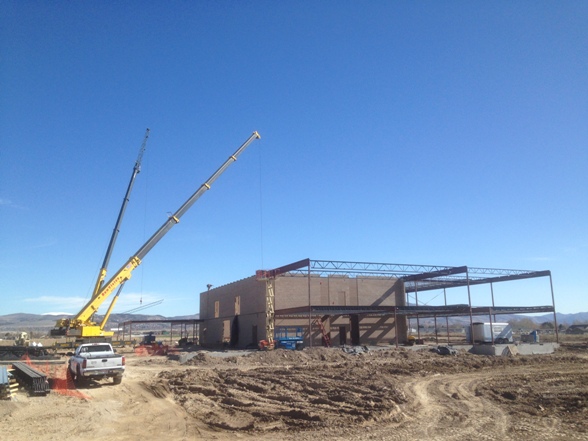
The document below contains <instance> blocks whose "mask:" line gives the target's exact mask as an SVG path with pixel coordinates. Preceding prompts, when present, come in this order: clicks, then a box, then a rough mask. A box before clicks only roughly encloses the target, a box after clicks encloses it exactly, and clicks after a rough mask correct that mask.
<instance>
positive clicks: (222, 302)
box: [200, 276, 265, 348]
mask: <svg viewBox="0 0 588 441" xmlns="http://www.w3.org/2000/svg"><path fill="white" fill-rule="evenodd" d="M236 297H239V302H238V303H239V305H238V310H239V312H240V314H239V343H238V345H237V347H241V348H244V347H246V346H248V345H250V344H252V343H254V342H253V340H254V337H255V336H254V328H253V327H254V326H256V327H257V337H255V339H256V340H257V341H259V340H261V339H264V338H265V282H261V281H258V280H257V279H256V278H255V277H254V276H252V277H248V278H246V279H242V280H238V281H237V282H233V283H230V284H228V285H223V286H219V287H218V288H213V289H211V290H210V291H206V292H203V293H201V294H200V318H201V319H203V320H206V321H205V322H204V323H202V324H201V325H200V342H201V344H202V345H203V346H219V345H222V344H223V343H225V342H228V339H229V337H230V329H231V328H230V327H231V324H232V322H233V320H234V318H235V312H236V311H235V303H236V301H235V300H236ZM217 301H218V304H219V308H218V310H219V314H218V317H216V318H215V302H217ZM255 344H257V342H255Z"/></svg>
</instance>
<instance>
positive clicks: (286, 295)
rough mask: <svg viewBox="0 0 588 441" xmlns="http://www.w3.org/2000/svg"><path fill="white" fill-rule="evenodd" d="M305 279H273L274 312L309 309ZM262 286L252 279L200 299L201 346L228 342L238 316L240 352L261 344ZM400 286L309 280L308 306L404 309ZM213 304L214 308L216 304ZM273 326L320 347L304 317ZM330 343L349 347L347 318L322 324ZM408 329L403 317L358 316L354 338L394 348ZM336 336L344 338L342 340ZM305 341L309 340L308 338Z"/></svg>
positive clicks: (365, 280)
mask: <svg viewBox="0 0 588 441" xmlns="http://www.w3.org/2000/svg"><path fill="white" fill-rule="evenodd" d="M308 283H309V282H308V277H306V276H292V277H290V276H287V277H278V278H276V280H275V309H276V310H280V309H288V308H295V307H304V306H308V300H309V299H308V297H309V290H308ZM265 296H266V283H265V282H264V281H258V280H257V279H256V278H255V277H254V276H252V277H249V278H246V279H242V280H239V281H236V282H233V283H230V284H228V285H224V286H221V287H218V288H213V289H211V290H209V291H207V292H204V293H201V294H200V318H201V319H203V320H205V323H203V324H202V325H201V326H200V341H201V343H202V345H204V346H218V345H222V344H223V343H227V342H228V341H229V339H230V335H231V334H230V330H231V326H232V323H233V320H234V318H235V315H236V314H238V315H239V318H238V321H239V342H238V344H237V347H239V348H244V347H247V346H249V345H253V344H256V343H257V342H258V341H259V340H262V339H266V338H267V337H266V335H265V332H266V331H265V325H266V323H265ZM405 299H406V297H405V293H404V285H403V283H402V282H401V281H398V280H395V279H383V278H377V277H364V278H350V277H341V276H331V277H311V278H310V300H311V304H312V305H322V306H372V305H373V306H394V305H405ZM217 302H218V304H217ZM275 326H276V327H279V326H288V327H301V328H303V332H304V339H305V344H306V345H309V344H310V339H312V345H313V346H320V345H322V342H323V336H322V333H321V331H320V328H319V327H318V326H317V325H313V326H312V327H311V330H310V331H311V332H310V333H309V326H308V318H297V319H293V318H289V319H282V318H279V317H277V318H276V321H275ZM324 326H325V328H326V330H327V332H329V333H330V337H331V342H332V344H334V345H339V344H340V343H341V342H346V344H351V342H352V339H351V328H352V325H351V320H350V317H349V316H332V317H330V318H329V320H327V321H326V323H324ZM407 329H408V327H407V324H406V319H405V318H404V317H398V323H396V324H395V323H394V316H393V315H387V316H377V317H366V316H361V318H360V320H359V333H360V334H359V335H360V341H361V344H382V343H391V344H392V343H395V342H396V338H397V336H396V334H397V333H398V339H399V341H400V342H403V341H406V333H407ZM341 332H344V333H345V334H344V335H342V334H341ZM309 336H310V339H309Z"/></svg>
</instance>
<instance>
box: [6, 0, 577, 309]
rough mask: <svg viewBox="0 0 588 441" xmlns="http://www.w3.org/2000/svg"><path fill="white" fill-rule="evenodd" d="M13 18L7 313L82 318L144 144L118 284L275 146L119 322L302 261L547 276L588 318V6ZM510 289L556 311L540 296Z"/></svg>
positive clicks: (16, 12)
mask: <svg viewBox="0 0 588 441" xmlns="http://www.w3.org/2000/svg"><path fill="white" fill-rule="evenodd" d="M0 10H1V13H0V50H1V53H0V55H1V58H0V82H1V84H0V115H1V118H0V225H1V228H0V250H1V252H0V299H1V302H0V314H9V313H16V312H28V313H46V312H56V311H59V312H72V313H75V312H77V311H78V310H79V308H80V307H81V306H82V305H83V304H84V303H85V301H86V300H87V299H88V298H89V295H90V292H91V288H92V285H93V283H94V281H95V277H96V275H97V271H98V269H99V267H100V264H101V263H102V259H103V256H104V252H105V250H106V246H107V244H108V240H109V238H110V234H111V232H112V228H113V227H114V222H115V219H116V216H117V214H118V210H119V207H120V203H121V202H122V198H123V195H124V191H125V189H126V185H127V182H128V179H129V177H130V174H131V171H132V167H133V165H134V162H135V159H136V157H137V153H138V150H139V146H140V145H141V142H142V140H143V135H144V132H145V129H146V128H147V127H149V128H150V129H151V136H150V138H149V141H148V144H147V151H146V153H145V156H144V158H143V168H142V172H141V173H140V175H139V176H138V178H137V182H136V184H135V189H134V192H133V194H132V196H131V201H130V204H129V208H128V209H127V214H126V217H125V219H124V222H123V225H122V229H121V233H120V235H119V239H118V242H117V246H116V249H115V252H114V254H113V256H112V259H111V265H110V270H111V273H110V274H112V272H113V271H115V270H116V269H118V268H119V267H120V265H122V264H123V263H124V262H125V261H126V260H127V259H128V258H129V257H130V256H131V255H132V254H133V253H134V252H136V251H137V250H138V249H139V248H140V246H141V245H142V244H143V242H144V241H145V240H147V239H148V238H149V237H150V236H151V234H152V233H153V232H154V231H155V230H156V229H157V228H158V227H159V226H160V225H161V224H162V223H163V222H164V221H165V220H166V218H167V216H168V215H169V213H171V212H175V211H176V210H177V209H178V208H179V207H180V205H181V204H182V203H183V202H184V201H185V200H186V199H187V198H188V197H189V196H190V195H191V194H192V193H193V192H194V191H195V190H196V189H197V188H198V187H199V186H200V185H201V184H202V183H203V182H204V181H205V180H206V179H207V178H208V177H209V176H210V175H211V174H212V173H213V172H214V171H215V170H216V168H217V167H219V166H220V165H221V164H222V162H223V161H224V160H225V159H226V158H227V157H228V156H229V155H230V154H231V153H233V151H234V150H235V149H236V148H237V147H238V146H239V145H240V144H241V143H242V142H243V141H245V140H246V139H247V138H248V136H249V135H250V134H251V133H252V132H253V131H254V130H257V131H259V133H260V134H261V136H262V139H261V140H259V141H255V142H254V143H253V144H252V145H251V146H250V147H249V149H248V150H247V151H246V152H245V153H243V155H242V156H241V158H240V159H239V161H238V162H237V163H236V164H234V165H232V166H231V167H230V168H229V169H228V170H227V171H226V173H225V174H224V175H223V176H222V177H221V178H219V180H218V181H217V183H216V184H215V185H214V186H213V188H212V190H211V191H209V192H207V193H206V194H205V195H204V196H203V197H202V198H201V199H200V200H199V201H198V202H197V203H196V204H195V205H194V207H192V209H191V210H190V211H189V212H188V213H187V214H186V215H185V216H184V217H183V218H182V221H181V222H180V224H179V225H177V226H176V227H174V228H173V229H172V230H171V231H170V232H169V233H168V235H167V236H166V237H165V238H164V239H163V240H162V241H161V242H160V243H159V244H158V245H157V246H156V247H155V248H154V249H153V250H152V251H151V253H150V254H149V255H148V256H147V257H146V258H145V259H144V261H143V264H142V265H141V266H140V267H139V268H138V269H137V270H135V272H134V275H133V278H132V279H131V280H130V281H129V282H128V283H127V284H126V286H125V290H124V292H123V294H122V295H121V300H120V301H119V305H117V308H116V311H118V312H122V311H125V310H128V309H132V308H135V307H138V306H140V300H141V299H142V301H143V304H147V303H150V302H153V301H156V300H160V299H163V300H164V301H163V303H162V304H160V305H158V306H156V307H153V308H151V309H148V310H146V311H145V312H149V313H153V314H163V315H168V316H174V315H183V314H191V313H196V312H198V298H199V297H198V294H199V293H200V292H202V291H204V290H206V285H207V284H208V283H210V284H212V285H215V286H219V285H223V284H226V283H229V282H232V281H235V280H238V279H241V278H244V277H248V276H250V275H252V274H254V273H255V270H257V269H260V268H273V267H277V266H281V265H284V264H287V263H290V262H293V261H297V260H300V259H303V258H307V257H309V258H311V259H317V260H346V261H363V262H388V263H415V264H429V265H455V266H460V265H469V266H472V267H491V268H512V269H530V270H545V269H548V270H551V271H552V273H553V283H554V290H555V296H556V307H557V309H558V311H559V312H564V313H573V312H579V311H588V295H587V294H588V292H587V288H586V284H585V280H584V279H585V274H586V268H587V267H588V228H587V227H586V226H587V225H588V208H587V207H588V203H587V202H588V201H587V191H588V177H587V176H588V173H587V170H588V148H587V147H588V146H587V144H588V124H587V121H588V81H587V78H588V27H587V26H586V23H587V22H588V4H587V3H586V2H580V1H568V2H541V1H540V2H502V1H498V2H486V3H482V2H474V3H472V2H426V1H422V2H389V1H371V2H358V1H336V2H335V1H324V2H310V1H302V2H272V1H258V2H252V1H242V2H229V1H219V2H182V1H173V2H132V1H127V2H37V1H25V2H22V1H0ZM494 291H495V296H496V303H497V304H500V305H505V306H512V305H522V306H529V305H544V304H550V303H551V295H550V290H549V281H548V280H546V279H540V280H539V281H528V282H525V283H522V282H516V283H512V284H497V285H496V286H495V287H494ZM463 296H464V294H463V292H458V291H455V293H452V292H450V293H449V295H448V301H449V303H463V301H464V297H463ZM419 300H420V301H422V302H430V304H435V303H436V302H439V300H441V301H442V295H441V296H439V293H438V292H431V293H428V294H427V293H423V294H422V296H419ZM465 300H466V301H467V297H466V298H465ZM473 303H474V304H476V305H487V304H489V303H490V296H489V288H488V287H483V288H476V290H475V292H474V297H473Z"/></svg>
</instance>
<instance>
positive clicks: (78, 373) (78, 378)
mask: <svg viewBox="0 0 588 441" xmlns="http://www.w3.org/2000/svg"><path fill="white" fill-rule="evenodd" d="M82 379H83V377H82V371H80V367H79V366H78V367H77V368H76V376H75V378H74V383H76V384H78V385H79V384H81V383H82Z"/></svg>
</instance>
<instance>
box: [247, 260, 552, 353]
mask: <svg viewBox="0 0 588 441" xmlns="http://www.w3.org/2000/svg"><path fill="white" fill-rule="evenodd" d="M288 276H290V277H296V276H298V277H300V276H305V277H308V307H301V308H292V309H289V310H280V311H275V315H276V316H279V317H288V316H297V317H300V316H301V315H307V314H308V319H309V329H310V323H311V320H312V316H313V315H314V316H317V315H325V314H330V315H347V314H362V315H382V314H394V315H395V316H396V315H401V316H406V317H407V318H408V319H409V320H410V319H411V318H416V320H417V329H418V331H417V332H418V334H419V335H418V338H420V327H419V326H418V324H419V320H420V319H421V318H426V317H434V318H435V321H436V320H437V317H445V318H446V320H447V319H448V317H452V316H453V317H455V316H469V317H470V325H473V317H474V316H479V315H488V317H489V320H490V322H491V323H492V316H494V321H496V314H525V313H538V312H553V320H554V325H555V335H556V341H558V342H559V335H558V330H557V318H556V313H555V295H554V292H553V280H552V277H551V271H549V270H544V271H531V270H516V269H499V268H478V267H468V266H465V265H464V266H458V267H455V266H443V265H417V264H400V263H377V262H350V261H335V260H311V259H303V260H300V261H298V262H294V263H291V264H289V265H285V266H282V267H279V268H276V269H273V270H259V271H257V277H258V279H260V280H262V279H263V280H267V279H275V278H276V277H288ZM312 276H318V277H328V276H342V277H378V278H388V279H400V280H402V281H403V282H404V288H405V293H406V295H407V296H408V294H409V293H414V297H415V303H416V304H415V305H414V306H410V305H409V306H396V307H371V306H361V307H340V306H339V307H325V306H316V305H312V304H311V301H310V278H311V277H312ZM538 277H549V283H550V289H551V300H552V304H551V305H547V306H520V307H509V306H496V305H495V304H494V289H493V284H494V283H497V282H506V281H514V280H524V279H531V278H538ZM481 284H489V285H490V288H491V295H492V306H482V307H473V306H472V299H471V292H470V287H471V286H473V285H481ZM456 287H467V290H468V304H464V305H448V304H447V295H446V290H447V289H448V288H456ZM437 289H443V293H444V297H445V305H444V306H419V302H418V293H419V292H422V291H430V290H437ZM272 295H273V293H272ZM407 298H408V297H407ZM272 300H273V299H272ZM407 303H408V301H407ZM272 314H274V311H272Z"/></svg>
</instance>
